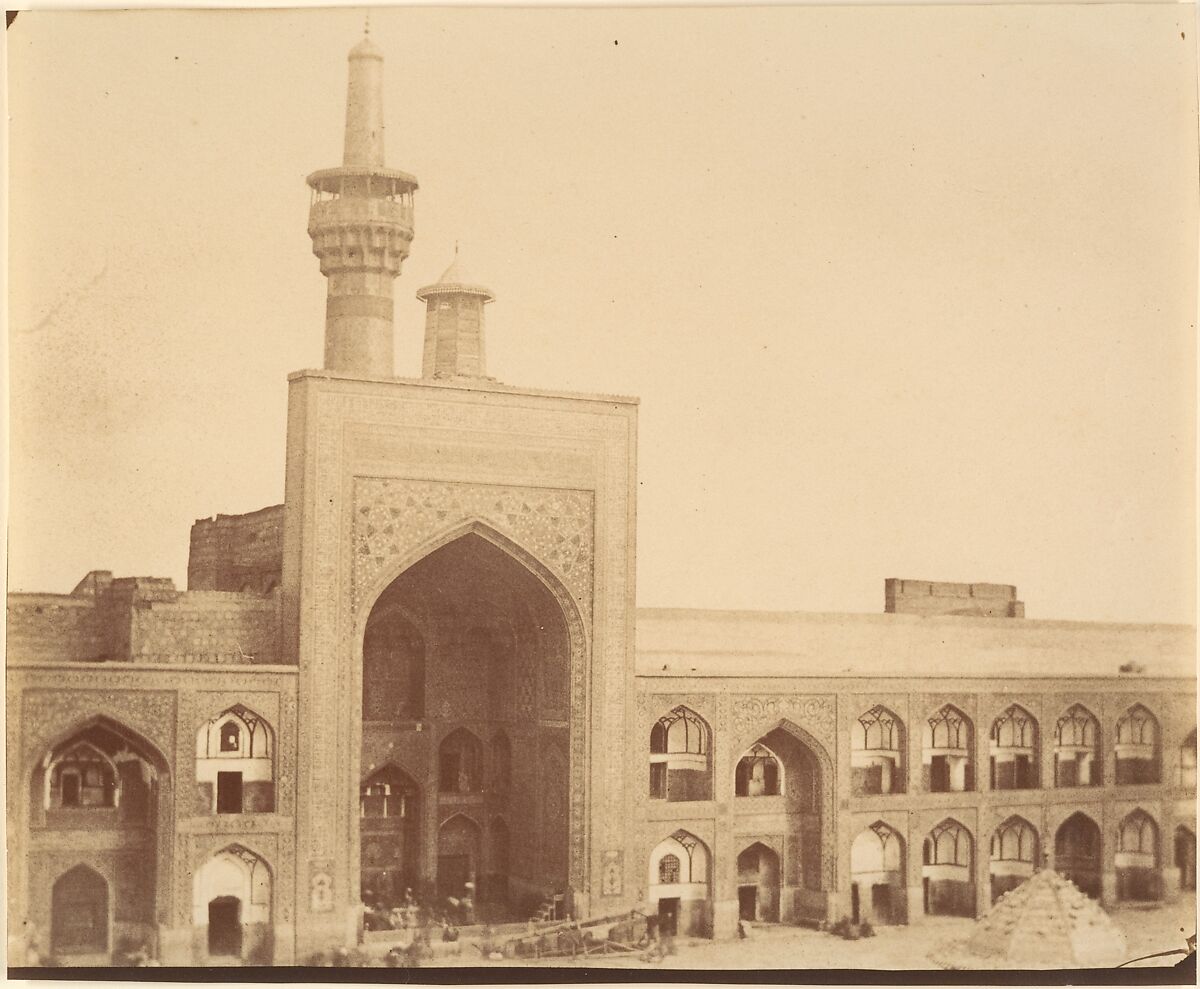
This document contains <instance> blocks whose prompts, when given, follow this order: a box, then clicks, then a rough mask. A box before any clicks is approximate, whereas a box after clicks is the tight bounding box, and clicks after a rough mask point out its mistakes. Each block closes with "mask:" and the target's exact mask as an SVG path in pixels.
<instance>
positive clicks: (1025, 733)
mask: <svg viewBox="0 0 1200 989" xmlns="http://www.w3.org/2000/svg"><path fill="white" fill-rule="evenodd" d="M990 772H991V787H992V789H993V790H1031V789H1034V788H1036V787H1037V786H1038V723H1037V719H1035V718H1034V716H1033V715H1032V714H1030V713H1029V712H1028V711H1026V710H1025V709H1024V708H1023V707H1021V706H1020V705H1018V704H1013V705H1011V706H1010V707H1008V708H1007V709H1006V710H1005V711H1004V712H1003V713H1002V714H1001V715H1000V716H999V717H998V718H997V719H996V720H995V721H993V722H992V731H991V758H990Z"/></svg>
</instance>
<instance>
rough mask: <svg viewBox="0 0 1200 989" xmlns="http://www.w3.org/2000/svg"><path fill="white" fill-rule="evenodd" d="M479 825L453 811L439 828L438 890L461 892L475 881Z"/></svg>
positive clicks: (477, 865) (439, 891) (479, 842)
mask: <svg viewBox="0 0 1200 989" xmlns="http://www.w3.org/2000/svg"><path fill="white" fill-rule="evenodd" d="M481 844H482V843H481V841H480V834H479V825H478V824H476V823H475V822H474V821H472V820H471V819H470V818H469V817H466V816H464V815H462V814H455V815H454V816H453V817H452V818H450V820H448V821H446V822H445V823H444V824H443V825H442V826H441V828H440V829H439V830H438V873H437V875H438V882H437V885H438V893H440V894H441V895H442V896H462V895H463V891H464V889H465V888H466V885H467V883H474V882H475V878H476V876H477V875H478V874H479V867H480V864H481V855H480V849H481Z"/></svg>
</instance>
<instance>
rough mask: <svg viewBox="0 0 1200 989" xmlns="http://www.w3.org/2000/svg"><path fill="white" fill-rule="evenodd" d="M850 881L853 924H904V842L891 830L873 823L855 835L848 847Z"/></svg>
mask: <svg viewBox="0 0 1200 989" xmlns="http://www.w3.org/2000/svg"><path fill="white" fill-rule="evenodd" d="M850 882H851V886H850V906H851V915H852V919H853V921H854V922H855V923H856V924H857V923H861V922H862V921H864V920H867V921H870V922H871V923H872V924H903V923H904V922H905V919H906V915H907V912H908V911H907V908H906V903H905V892H904V839H903V838H901V837H900V833H899V832H898V831H896V829H895V828H892V827H890V826H888V825H887V824H884V823H883V821H876V822H875V823H874V824H872V825H870V826H869V827H866V828H863V830H862V831H860V832H859V833H858V836H857V837H856V838H855V839H854V842H853V844H852V845H851V846H850Z"/></svg>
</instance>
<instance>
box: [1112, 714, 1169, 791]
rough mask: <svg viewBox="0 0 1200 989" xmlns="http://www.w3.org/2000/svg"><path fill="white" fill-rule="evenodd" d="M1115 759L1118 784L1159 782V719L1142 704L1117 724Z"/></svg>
mask: <svg viewBox="0 0 1200 989" xmlns="http://www.w3.org/2000/svg"><path fill="white" fill-rule="evenodd" d="M1114 755H1115V758H1116V776H1117V783H1118V784H1126V783H1127V784H1138V783H1157V782H1158V781H1159V773H1160V771H1159V729H1158V719H1156V718H1155V717H1154V715H1153V714H1151V713H1150V711H1149V710H1148V709H1147V708H1145V707H1143V706H1142V705H1141V704H1137V705H1134V706H1133V707H1131V708H1130V709H1129V710H1128V711H1126V712H1125V714H1124V715H1123V716H1122V717H1121V719H1120V720H1119V721H1118V722H1117V731H1116V745H1115V746H1114Z"/></svg>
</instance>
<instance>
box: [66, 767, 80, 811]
mask: <svg viewBox="0 0 1200 989" xmlns="http://www.w3.org/2000/svg"><path fill="white" fill-rule="evenodd" d="M62 805H63V806H64V807H78V806H79V776H78V774H77V773H63V775H62Z"/></svg>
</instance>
